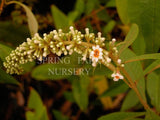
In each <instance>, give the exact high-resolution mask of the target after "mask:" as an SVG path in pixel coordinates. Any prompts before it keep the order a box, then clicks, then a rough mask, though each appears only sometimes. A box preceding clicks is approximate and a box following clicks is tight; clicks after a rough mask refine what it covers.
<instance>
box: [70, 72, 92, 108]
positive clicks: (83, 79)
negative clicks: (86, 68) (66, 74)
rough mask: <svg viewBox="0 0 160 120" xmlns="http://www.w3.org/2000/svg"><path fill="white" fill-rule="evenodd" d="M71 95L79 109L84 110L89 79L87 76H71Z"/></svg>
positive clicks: (86, 103) (86, 104) (86, 102)
mask: <svg viewBox="0 0 160 120" xmlns="http://www.w3.org/2000/svg"><path fill="white" fill-rule="evenodd" d="M70 79H71V80H72V90H73V96H74V99H75V101H76V103H77V104H78V106H79V107H80V109H81V110H86V109H87V106H88V91H87V89H88V85H89V82H90V79H89V77H88V76H84V75H81V76H72V77H71V78H70Z"/></svg>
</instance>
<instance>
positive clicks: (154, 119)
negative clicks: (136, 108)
mask: <svg viewBox="0 0 160 120" xmlns="http://www.w3.org/2000/svg"><path fill="white" fill-rule="evenodd" d="M145 120H160V117H159V116H158V115H156V114H155V113H154V112H153V111H150V110H147V112H146V116H145Z"/></svg>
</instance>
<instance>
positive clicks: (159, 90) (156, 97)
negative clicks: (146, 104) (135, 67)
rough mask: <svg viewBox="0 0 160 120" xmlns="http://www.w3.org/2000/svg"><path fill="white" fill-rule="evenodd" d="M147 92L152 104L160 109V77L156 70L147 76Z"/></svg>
mask: <svg viewBox="0 0 160 120" xmlns="http://www.w3.org/2000/svg"><path fill="white" fill-rule="evenodd" d="M147 92H148V94H149V97H150V99H151V103H152V105H154V106H155V108H156V109H157V110H158V111H160V79H159V76H158V75H157V74H156V73H154V72H152V73H150V74H149V75H148V77H147Z"/></svg>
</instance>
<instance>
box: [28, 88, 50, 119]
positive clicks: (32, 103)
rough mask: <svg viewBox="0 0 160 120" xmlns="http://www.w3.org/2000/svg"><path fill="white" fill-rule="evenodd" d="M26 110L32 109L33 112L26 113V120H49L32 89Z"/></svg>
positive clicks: (38, 97)
mask: <svg viewBox="0 0 160 120" xmlns="http://www.w3.org/2000/svg"><path fill="white" fill-rule="evenodd" d="M28 108H29V109H33V110H34V112H31V111H28V112H26V118H27V120H49V118H48V115H47V110H46V107H45V106H44V105H43V102H42V100H41V97H40V96H39V94H38V93H37V92H36V91H35V90H34V89H31V93H30V96H29V101H28Z"/></svg>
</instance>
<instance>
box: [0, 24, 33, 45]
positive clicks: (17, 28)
mask: <svg viewBox="0 0 160 120" xmlns="http://www.w3.org/2000/svg"><path fill="white" fill-rule="evenodd" d="M0 33H1V34H0V40H1V41H3V42H4V43H11V44H12V45H13V46H19V44H21V43H22V42H24V41H25V40H26V38H27V37H30V35H29V31H28V28H27V27H26V26H25V25H20V24H16V23H13V22H12V21H1V22H0Z"/></svg>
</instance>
